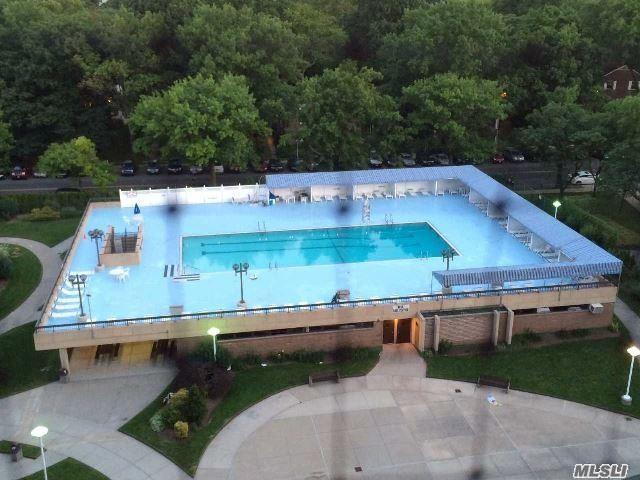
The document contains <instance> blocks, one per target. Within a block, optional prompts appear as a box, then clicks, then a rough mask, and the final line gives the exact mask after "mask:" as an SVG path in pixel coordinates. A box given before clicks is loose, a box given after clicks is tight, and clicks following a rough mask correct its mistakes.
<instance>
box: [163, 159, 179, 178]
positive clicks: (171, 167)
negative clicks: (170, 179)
mask: <svg viewBox="0 0 640 480" xmlns="http://www.w3.org/2000/svg"><path fill="white" fill-rule="evenodd" d="M167 173H171V174H173V175H180V174H182V160H181V159H179V158H175V157H174V158H172V159H171V160H169V164H168V165H167Z"/></svg>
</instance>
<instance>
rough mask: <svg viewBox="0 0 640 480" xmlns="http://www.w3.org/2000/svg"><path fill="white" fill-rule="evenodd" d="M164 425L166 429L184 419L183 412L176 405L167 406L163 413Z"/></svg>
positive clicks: (161, 412) (161, 413)
mask: <svg viewBox="0 0 640 480" xmlns="http://www.w3.org/2000/svg"><path fill="white" fill-rule="evenodd" d="M160 415H161V417H162V424H163V425H164V426H165V428H168V427H170V426H171V425H174V424H175V423H176V422H177V421H179V420H181V419H182V412H181V411H180V409H179V408H178V407H176V406H175V405H166V406H165V407H164V408H163V409H162V410H161V411H160Z"/></svg>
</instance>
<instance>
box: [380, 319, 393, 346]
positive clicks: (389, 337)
mask: <svg viewBox="0 0 640 480" xmlns="http://www.w3.org/2000/svg"><path fill="white" fill-rule="evenodd" d="M395 329H396V328H395V321H394V320H385V321H384V323H383V324H382V343H395V340H396V332H395Z"/></svg>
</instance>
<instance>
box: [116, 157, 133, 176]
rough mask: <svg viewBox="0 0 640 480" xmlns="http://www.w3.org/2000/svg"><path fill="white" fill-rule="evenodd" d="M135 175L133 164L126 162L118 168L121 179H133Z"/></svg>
mask: <svg viewBox="0 0 640 480" xmlns="http://www.w3.org/2000/svg"><path fill="white" fill-rule="evenodd" d="M135 174H136V166H135V164H134V163H133V162H132V161H130V160H128V161H126V162H124V163H123V164H122V165H121V166H120V175H122V176H123V177H133V176H134V175H135Z"/></svg>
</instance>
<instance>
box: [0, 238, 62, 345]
mask: <svg viewBox="0 0 640 480" xmlns="http://www.w3.org/2000/svg"><path fill="white" fill-rule="evenodd" d="M71 240H72V238H68V239H67V240H64V241H63V242H61V243H59V244H58V245H56V246H55V247H48V246H46V245H45V244H43V243H40V242H36V241H35V240H27V239H26V238H14V237H0V243H9V244H12V245H20V246H21V247H24V248H27V249H29V250H31V252H33V253H34V254H35V255H36V257H38V260H40V263H41V264H42V280H41V281H40V284H39V285H38V286H37V287H36V289H35V290H34V291H33V293H32V294H31V295H30V296H29V298H27V299H26V300H25V301H24V302H23V303H22V305H20V306H19V307H18V308H16V309H15V310H14V311H13V312H11V313H10V314H9V315H7V316H6V317H5V318H4V319H2V320H0V334H2V333H4V332H7V331H9V330H11V329H12V328H15V327H19V326H20V325H24V324H25V323H29V322H33V321H34V320H38V319H39V318H40V309H41V308H42V306H43V305H44V304H45V302H46V301H47V299H48V298H49V294H50V293H51V289H52V288H53V285H54V284H55V281H56V278H57V277H58V273H59V272H60V267H61V266H62V260H61V259H60V253H62V252H64V251H66V250H67V249H68V248H69V246H70V245H71Z"/></svg>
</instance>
